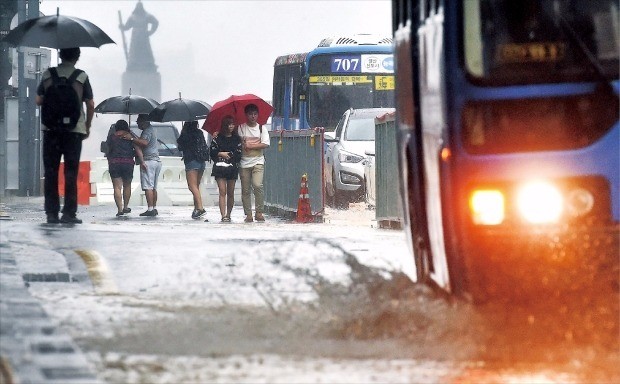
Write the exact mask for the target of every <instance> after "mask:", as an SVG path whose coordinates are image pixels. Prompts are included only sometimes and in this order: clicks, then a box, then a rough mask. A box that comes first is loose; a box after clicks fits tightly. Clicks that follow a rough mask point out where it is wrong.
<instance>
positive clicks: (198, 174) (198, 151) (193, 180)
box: [177, 121, 209, 221]
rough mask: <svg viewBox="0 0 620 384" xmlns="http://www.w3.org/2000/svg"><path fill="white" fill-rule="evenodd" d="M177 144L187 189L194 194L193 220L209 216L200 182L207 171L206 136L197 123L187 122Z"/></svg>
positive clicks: (207, 151)
mask: <svg viewBox="0 0 620 384" xmlns="http://www.w3.org/2000/svg"><path fill="white" fill-rule="evenodd" d="M177 144H178V148H179V149H180V150H181V151H182V152H183V163H184V164H185V179H186V180H187V188H188V189H189V191H190V192H191V193H192V196H193V200H194V211H193V212H192V219H200V218H202V217H204V216H205V215H206V214H207V211H206V209H204V207H203V205H202V195H201V194H200V182H201V181H202V175H203V174H204V171H205V161H206V160H208V156H209V147H208V146H207V141H206V140H205V135H204V134H203V133H202V131H201V130H200V129H198V122H197V121H186V122H184V123H183V128H182V129H181V135H180V136H179V138H178V139H177ZM206 221H209V220H206Z"/></svg>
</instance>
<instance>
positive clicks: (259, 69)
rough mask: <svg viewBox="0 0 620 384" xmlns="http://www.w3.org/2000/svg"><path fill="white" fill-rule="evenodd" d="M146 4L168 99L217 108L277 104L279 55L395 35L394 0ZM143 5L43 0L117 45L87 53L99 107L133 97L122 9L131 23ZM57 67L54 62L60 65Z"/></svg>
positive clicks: (83, 62) (172, 0)
mask: <svg viewBox="0 0 620 384" xmlns="http://www.w3.org/2000/svg"><path fill="white" fill-rule="evenodd" d="M142 3H143V5H144V8H145V10H146V11H147V12H149V13H151V14H152V15H153V16H155V17H156V18H157V19H158V21H159V28H158V29H157V31H156V32H155V33H154V34H153V35H152V36H151V45H152V47H153V52H154V56H155V64H156V65H157V66H158V70H159V72H160V74H161V78H162V84H161V86H162V100H161V101H165V100H170V99H174V98H177V97H178V95H179V92H181V94H182V96H183V98H190V99H199V100H203V101H206V102H207V103H210V104H213V103H215V102H216V101H218V100H221V99H224V98H226V97H228V96H229V95H231V94H243V93H254V94H257V95H259V96H261V97H262V98H264V99H266V100H270V99H271V91H272V79H273V63H274V61H275V58H276V57H277V56H280V55H283V54H288V53H296V52H305V51H309V50H311V49H312V48H314V47H316V46H317V44H318V43H319V42H320V41H321V39H323V38H325V37H329V36H335V35H343V34H354V33H376V34H381V35H386V36H389V35H391V3H390V1H389V0H378V1H374V0H373V1H371V0H344V1H338V0H328V1H311V0H278V1H263V0H250V1H242V0H224V1H216V0H193V1H182V0H143V1H142ZM136 4H137V0H131V1H130V0H117V1H115V0H86V1H79V0H42V1H41V3H40V8H39V9H40V11H41V12H42V13H43V14H45V15H52V14H55V13H56V8H57V7H58V8H59V10H60V14H62V15H67V16H76V17H80V18H84V19H86V20H89V21H91V22H93V23H95V24H96V25H97V26H99V27H100V28H101V29H103V30H104V31H105V32H106V33H107V34H108V35H109V36H110V37H111V38H112V39H113V40H114V41H115V42H116V44H107V45H103V46H102V47H101V48H99V49H97V48H83V49H82V56H81V58H80V61H79V62H78V67H79V68H81V69H84V70H86V71H87V73H88V74H89V76H90V78H91V83H92V85H93V90H94V94H95V103H96V104H97V103H99V102H101V101H102V100H103V99H105V98H107V97H110V96H116V95H120V94H127V93H128V91H129V90H122V89H121V76H122V73H123V72H124V71H125V68H126V60H125V55H124V53H123V43H122V37H121V36H122V35H121V31H120V30H119V28H118V24H119V23H118V11H119V10H120V11H121V14H122V17H123V21H126V20H127V17H129V15H130V14H131V12H132V11H133V9H134V8H135V6H136ZM130 34H131V31H126V32H125V38H126V41H127V45H129V43H130ZM55 63H56V61H55V60H53V61H52V65H55ZM120 117H121V116H118V115H98V116H97V118H96V119H95V122H94V123H96V124H97V125H104V126H106V127H107V126H109V121H111V122H114V121H116V119H118V118H120ZM106 130H107V128H106ZM93 136H95V135H93ZM95 138H96V136H95ZM89 141H92V142H90V143H88V147H91V146H93V147H94V146H95V144H96V147H97V148H98V141H97V139H95V140H89ZM95 141H96V143H93V142H95ZM87 152H92V151H88V150H87ZM95 153H97V151H95ZM97 155H98V153H97Z"/></svg>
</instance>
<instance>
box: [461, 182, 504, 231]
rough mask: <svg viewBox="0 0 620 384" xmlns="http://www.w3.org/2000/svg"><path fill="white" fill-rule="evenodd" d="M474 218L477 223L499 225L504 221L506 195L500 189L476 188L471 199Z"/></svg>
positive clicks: (470, 206) (470, 207) (470, 205)
mask: <svg viewBox="0 0 620 384" xmlns="http://www.w3.org/2000/svg"><path fill="white" fill-rule="evenodd" d="M469 209H470V210H471V215H472V220H473V222H474V224H477V225H498V224H501V223H502V222H503V221H504V217H505V204H504V195H503V194H502V193H501V192H500V191H498V190H475V191H474V192H473V193H472V194H471V198H470V200H469Z"/></svg>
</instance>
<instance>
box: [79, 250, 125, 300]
mask: <svg viewBox="0 0 620 384" xmlns="http://www.w3.org/2000/svg"><path fill="white" fill-rule="evenodd" d="M75 253H77V254H78V255H79V256H80V257H81V258H82V260H83V261H84V264H86V269H87V270H88V276H90V281H91V282H92V284H93V287H94V288H95V292H97V293H98V294H102V295H115V294H118V287H117V286H116V283H115V282H114V279H113V278H112V274H111V273H110V269H109V268H108V265H107V264H106V262H105V259H104V258H103V256H101V255H100V254H99V253H98V252H95V251H90V250H84V249H76V250H75Z"/></svg>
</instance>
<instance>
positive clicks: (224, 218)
mask: <svg viewBox="0 0 620 384" xmlns="http://www.w3.org/2000/svg"><path fill="white" fill-rule="evenodd" d="M222 223H230V217H228V216H224V217H222Z"/></svg>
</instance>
